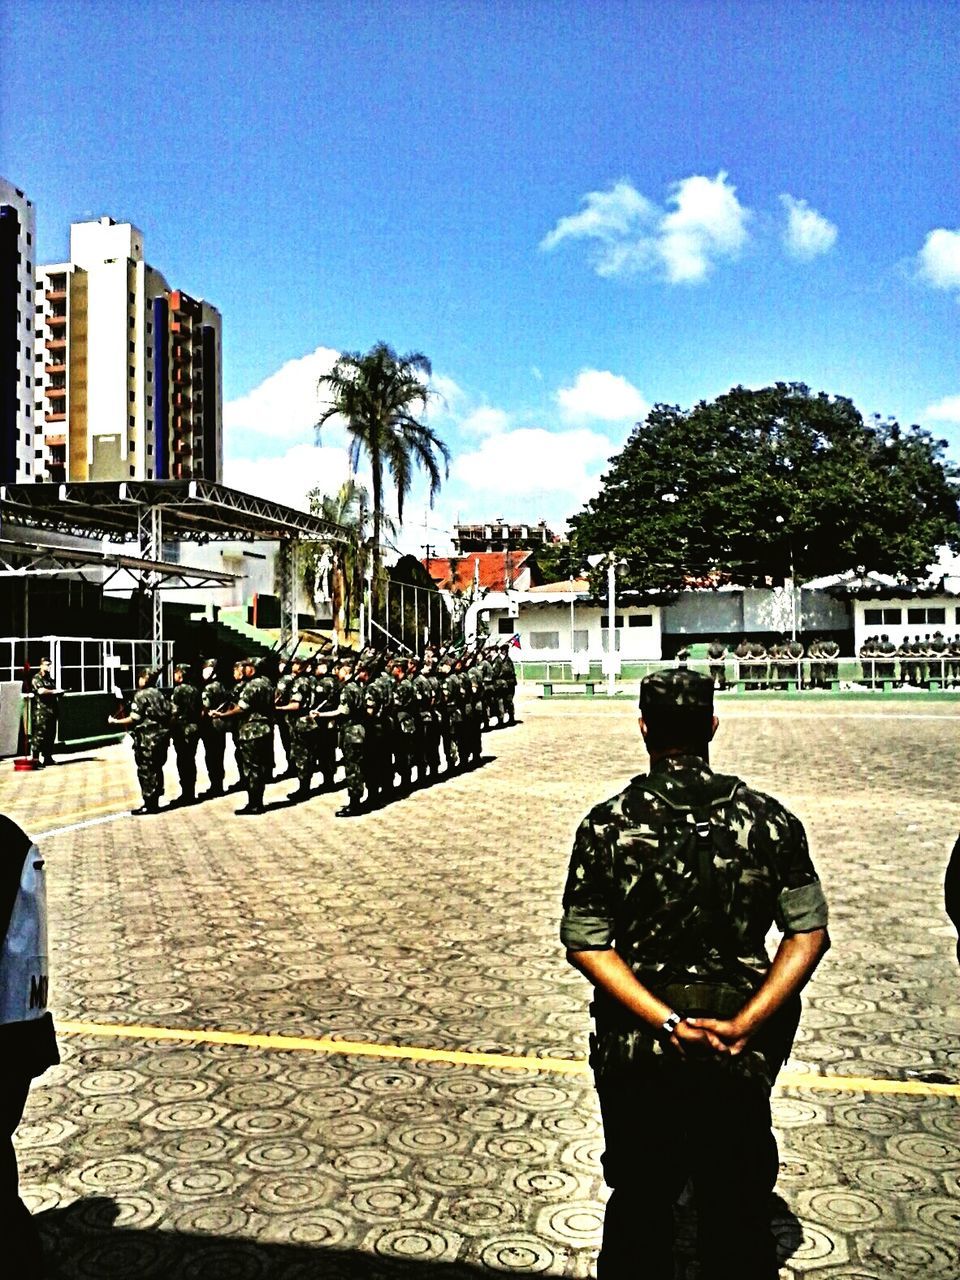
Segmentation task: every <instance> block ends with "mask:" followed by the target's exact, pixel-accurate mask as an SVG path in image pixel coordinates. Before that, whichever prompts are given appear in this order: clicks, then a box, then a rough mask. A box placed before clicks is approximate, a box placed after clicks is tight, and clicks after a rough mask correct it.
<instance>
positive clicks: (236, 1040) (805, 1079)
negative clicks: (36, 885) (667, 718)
mask: <svg viewBox="0 0 960 1280" xmlns="http://www.w3.org/2000/svg"><path fill="white" fill-rule="evenodd" d="M57 1030H58V1031H62V1032H64V1033H65V1034H67V1035H77V1036H100V1037H103V1038H105V1039H129V1040H168V1041H175V1042H176V1043H179V1044H230V1045H239V1046H240V1047H242V1048H246V1049H277V1050H288V1051H290V1050H292V1051H299V1052H301V1053H335V1054H341V1055H343V1056H345V1057H357V1058H391V1059H394V1060H396V1059H401V1060H406V1061H412V1062H450V1063H454V1064H456V1065H458V1066H465V1067H497V1068H499V1069H501V1070H504V1071H546V1072H550V1073H551V1074H553V1075H567V1076H582V1075H587V1074H588V1073H589V1070H590V1068H589V1066H588V1064H587V1063H586V1062H583V1061H580V1060H578V1059H570V1058H527V1057H514V1056H513V1055H511V1054H508V1053H469V1052H466V1051H463V1050H459V1049H427V1048H423V1047H420V1046H416V1045H398V1044H365V1043H363V1042H361V1041H357V1040H331V1039H330V1038H329V1037H326V1036H323V1037H320V1038H319V1039H311V1038H310V1037H308V1036H268V1035H255V1034H251V1033H248V1032H241V1031H210V1030H204V1031H196V1030H190V1029H183V1030H181V1029H180V1028H177V1027H141V1026H119V1025H117V1024H114V1023H104V1022H57ZM777 1084H778V1086H779V1087H780V1088H786V1089H823V1090H829V1091H831V1092H843V1093H894V1094H910V1095H923V1096H925V1097H944V1098H960V1085H958V1084H932V1083H926V1082H925V1081H923V1080H874V1079H871V1078H869V1077H865V1076H818V1075H813V1074H808V1073H805V1072H801V1071H783V1072H781V1073H780V1076H779V1077H778V1080H777Z"/></svg>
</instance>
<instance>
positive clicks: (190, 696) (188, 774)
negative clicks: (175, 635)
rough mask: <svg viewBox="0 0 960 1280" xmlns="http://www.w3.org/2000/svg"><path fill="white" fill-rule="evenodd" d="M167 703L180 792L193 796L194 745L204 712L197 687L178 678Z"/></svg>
mask: <svg viewBox="0 0 960 1280" xmlns="http://www.w3.org/2000/svg"><path fill="white" fill-rule="evenodd" d="M170 705H171V707H172V709H173V722H172V724H171V737H172V738H173V749H174V751H175V752H176V756H177V774H178V776H179V778H180V795H181V798H182V799H183V800H193V798H194V797H195V796H196V793H197V745H198V743H199V742H200V717H201V716H202V714H203V699H202V698H201V696H200V690H199V689H198V688H197V687H196V686H195V685H192V684H190V682H189V681H188V680H181V682H180V683H179V684H175V685H174V686H173V688H172V689H171V690H170Z"/></svg>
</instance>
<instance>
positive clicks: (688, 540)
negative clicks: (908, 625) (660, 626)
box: [570, 383, 960, 591]
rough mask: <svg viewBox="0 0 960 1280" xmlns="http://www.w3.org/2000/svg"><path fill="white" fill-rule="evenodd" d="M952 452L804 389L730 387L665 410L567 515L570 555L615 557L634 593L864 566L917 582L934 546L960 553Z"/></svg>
mask: <svg viewBox="0 0 960 1280" xmlns="http://www.w3.org/2000/svg"><path fill="white" fill-rule="evenodd" d="M945 448H946V442H945V441H943V440H935V439H934V438H933V437H932V436H931V435H930V434H929V432H927V431H925V430H923V429H922V428H920V427H917V426H911V427H906V428H903V427H901V426H900V425H899V423H897V422H895V421H894V420H893V419H889V418H888V419H881V418H880V417H879V416H875V417H874V418H871V419H868V420H864V418H863V417H862V415H861V414H860V413H859V411H858V410H857V408H856V407H855V406H854V404H853V403H852V402H851V401H850V400H848V399H846V398H845V397H843V396H830V395H826V394H824V393H822V392H821V393H818V394H813V393H811V391H810V389H809V388H808V387H806V386H804V385H803V384H802V383H777V384H776V385H775V386H771V387H765V388H763V389H762V390H758V391H751V390H746V389H745V388H743V387H734V388H733V390H731V391H729V392H727V393H726V394H725V395H722V396H719V397H718V398H717V399H716V400H712V401H709V402H707V401H702V402H701V403H700V404H698V405H696V406H695V407H694V408H693V409H689V410H683V409H680V408H678V407H677V406H671V405H665V404H658V405H656V406H655V407H654V408H653V409H652V410H651V411H650V413H649V414H648V416H647V418H646V420H645V421H644V422H641V423H638V424H637V426H636V427H635V428H634V430H633V432H632V434H631V436H630V438H629V440H628V441H627V443H626V445H625V446H624V448H623V450H622V452H621V453H619V454H618V455H617V456H616V457H614V458H613V459H611V467H610V470H609V472H608V473H607V474H606V475H605V476H604V477H603V484H602V488H601V490H600V493H599V494H598V495H597V497H596V498H594V499H592V500H591V501H590V502H588V503H587V505H586V507H585V508H584V510H583V511H582V512H580V513H579V514H578V515H576V516H574V517H573V518H572V520H571V521H570V524H571V537H572V541H573V545H574V550H575V552H576V555H577V557H578V558H580V559H581V560H582V559H583V558H584V557H586V556H587V555H589V554H591V553H593V554H597V553H602V552H614V553H615V554H616V555H617V557H618V558H620V559H622V560H623V561H624V562H625V563H624V567H623V571H622V574H621V581H622V582H623V584H624V586H627V587H633V588H636V589H638V590H663V591H674V590H677V589H679V588H680V587H682V586H683V585H684V584H685V583H689V582H690V581H691V580H697V579H703V580H710V581H717V579H718V576H719V577H720V578H721V579H728V580H733V581H736V582H741V583H745V584H750V583H763V582H765V581H768V580H773V581H779V580H782V579H784V578H787V577H789V576H790V575H791V571H792V572H793V574H794V576H795V577H797V578H800V579H810V578H814V577H819V576H823V575H826V574H831V573H839V572H842V571H844V570H847V569H852V568H856V567H858V566H862V567H864V568H866V569H874V570H877V571H879V572H882V573H888V574H903V575H905V576H908V577H909V576H914V575H918V574H920V573H922V572H923V570H924V569H925V567H926V566H927V565H929V564H930V563H931V561H932V560H933V559H934V558H935V552H936V548H937V547H939V546H942V545H945V544H946V545H948V546H951V547H953V548H955V549H956V548H958V547H960V536H958V534H960V530H958V506H957V487H956V486H957V474H958V473H957V471H956V469H955V468H954V467H952V466H949V465H948V464H947V463H946V461H945V458H944V450H945Z"/></svg>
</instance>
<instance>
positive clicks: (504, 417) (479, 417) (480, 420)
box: [460, 405, 510, 436]
mask: <svg viewBox="0 0 960 1280" xmlns="http://www.w3.org/2000/svg"><path fill="white" fill-rule="evenodd" d="M509 426H510V415H509V414H508V413H505V412H504V411H503V409H494V408H491V407H490V406H489V405H482V406H481V407H480V408H479V409H474V411H473V412H472V413H470V414H468V415H467V417H466V418H464V419H463V421H462V422H461V423H460V430H461V431H467V432H470V433H471V434H473V435H481V436H491V435H497V434H499V433H500V432H502V431H506V430H507V428H508V427H509Z"/></svg>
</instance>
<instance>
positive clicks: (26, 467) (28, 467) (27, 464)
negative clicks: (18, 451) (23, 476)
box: [23, 462, 30, 475]
mask: <svg viewBox="0 0 960 1280" xmlns="http://www.w3.org/2000/svg"><path fill="white" fill-rule="evenodd" d="M23 469H24V471H26V473H27V475H29V474H30V463H29V462H25V463H24V465H23Z"/></svg>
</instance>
